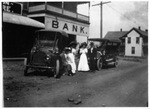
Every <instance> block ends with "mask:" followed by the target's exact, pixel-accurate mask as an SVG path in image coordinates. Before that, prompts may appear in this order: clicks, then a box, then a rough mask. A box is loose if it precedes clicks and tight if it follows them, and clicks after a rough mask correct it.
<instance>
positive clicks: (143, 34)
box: [122, 28, 148, 39]
mask: <svg viewBox="0 0 150 109" xmlns="http://www.w3.org/2000/svg"><path fill="white" fill-rule="evenodd" d="M133 30H135V31H136V32H137V33H139V34H140V35H141V37H148V32H146V31H143V30H140V29H137V28H132V29H131V30H130V31H128V32H127V33H126V34H125V35H124V36H123V37H122V39H123V38H124V37H127V34H129V33H130V32H131V31H133Z"/></svg>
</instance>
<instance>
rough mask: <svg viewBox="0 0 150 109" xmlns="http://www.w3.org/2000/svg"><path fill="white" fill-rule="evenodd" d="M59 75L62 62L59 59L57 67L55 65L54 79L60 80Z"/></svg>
mask: <svg viewBox="0 0 150 109" xmlns="http://www.w3.org/2000/svg"><path fill="white" fill-rule="evenodd" d="M59 73H60V61H59V60H58V59H57V60H56V65H55V71H54V77H55V78H58V77H59Z"/></svg>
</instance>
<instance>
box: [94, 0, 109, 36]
mask: <svg viewBox="0 0 150 109" xmlns="http://www.w3.org/2000/svg"><path fill="white" fill-rule="evenodd" d="M106 3H110V1H109V2H102V1H101V2H100V3H98V4H95V5H92V6H97V5H100V10H101V11H100V38H102V37H103V4H106Z"/></svg>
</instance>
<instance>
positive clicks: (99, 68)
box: [97, 59, 103, 70]
mask: <svg viewBox="0 0 150 109" xmlns="http://www.w3.org/2000/svg"><path fill="white" fill-rule="evenodd" d="M102 66H103V64H102V60H101V59H98V60H97V69H98V70H101V69H102Z"/></svg>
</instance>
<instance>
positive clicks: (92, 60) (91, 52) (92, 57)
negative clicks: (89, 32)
mask: <svg viewBox="0 0 150 109" xmlns="http://www.w3.org/2000/svg"><path fill="white" fill-rule="evenodd" d="M96 55H97V50H96V48H95V47H94V43H93V42H91V43H90V48H89V49H88V59H89V66H90V70H91V71H93V72H94V71H95V70H96Z"/></svg>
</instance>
